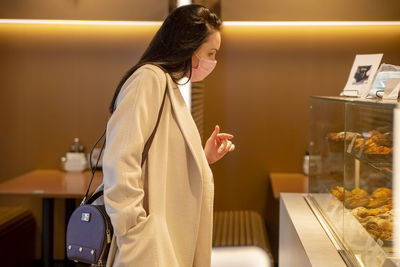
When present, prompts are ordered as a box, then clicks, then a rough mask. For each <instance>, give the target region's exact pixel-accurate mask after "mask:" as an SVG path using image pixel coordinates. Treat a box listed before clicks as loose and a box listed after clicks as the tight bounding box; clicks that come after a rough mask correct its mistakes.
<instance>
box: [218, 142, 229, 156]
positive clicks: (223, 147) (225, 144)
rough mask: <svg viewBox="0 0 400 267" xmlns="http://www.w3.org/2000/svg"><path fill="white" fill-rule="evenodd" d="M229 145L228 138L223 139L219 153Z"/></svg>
mask: <svg viewBox="0 0 400 267" xmlns="http://www.w3.org/2000/svg"><path fill="white" fill-rule="evenodd" d="M227 145H228V140H227V139H224V140H222V144H221V145H220V146H219V148H218V153H222V152H224V151H225V149H226V146H227Z"/></svg>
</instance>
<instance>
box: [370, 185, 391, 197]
mask: <svg viewBox="0 0 400 267" xmlns="http://www.w3.org/2000/svg"><path fill="white" fill-rule="evenodd" d="M371 197H372V198H388V197H392V189H390V188H386V187H380V188H378V189H376V190H375V191H374V192H372V194H371Z"/></svg>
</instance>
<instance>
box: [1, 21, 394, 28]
mask: <svg viewBox="0 0 400 267" xmlns="http://www.w3.org/2000/svg"><path fill="white" fill-rule="evenodd" d="M0 24H50V25H57V24H60V25H100V26H107V25H111V26H161V24H162V21H108V20H41V19H0ZM224 25H225V26H240V27H241V26H261V27H274V26H400V21H225V22H224Z"/></svg>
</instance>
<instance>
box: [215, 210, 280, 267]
mask: <svg viewBox="0 0 400 267" xmlns="http://www.w3.org/2000/svg"><path fill="white" fill-rule="evenodd" d="M225 266H229V267H236V266H238V267H239V266H246V267H268V266H273V259H272V256H271V252H270V246H269V241H268V237H267V233H266V230H265V224H264V221H263V219H262V218H261V216H260V215H259V214H258V213H256V212H254V211H250V210H238V211H217V212H215V213H214V223H213V252H212V267H225Z"/></svg>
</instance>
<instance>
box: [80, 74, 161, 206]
mask: <svg viewBox="0 0 400 267" xmlns="http://www.w3.org/2000/svg"><path fill="white" fill-rule="evenodd" d="M167 91H168V79H167V80H166V84H165V92H164V96H163V100H162V103H161V107H160V110H159V112H158V118H157V122H156V126H155V127H154V129H153V132H152V133H151V135H150V137H149V138H148V139H147V141H146V143H145V145H144V148H143V152H142V162H141V165H140V166H141V167H143V164H144V163H145V161H146V159H147V157H148V154H149V150H150V147H151V144H152V143H153V139H154V136H155V135H156V132H157V128H158V125H159V124H160V120H161V115H162V112H163V109H164V103H165V98H166V96H167ZM106 131H107V126H106V129H105V130H104V132H103V134H102V135H101V137H100V138H99V139H98V140H97V142H96V143H95V144H94V146H93V148H94V147H96V145H97V144H98V143H99V141H100V140H101V139H102V138H103V137H104V136H105V134H106ZM105 143H106V139H105V138H104V141H103V144H102V146H101V149H100V153H99V156H98V158H97V161H96V164H95V166H94V167H92V166H91V170H92V178H91V179H90V183H89V185H88V188H87V190H86V193H85V196H84V197H83V200H82V202H81V204H80V205H84V204H92V203H93V201H95V200H96V199H97V198H99V197H100V196H102V195H103V193H104V190H99V191H97V192H95V193H94V194H92V195H91V196H90V198H89V199H88V200H87V201H86V198H87V197H88V194H89V190H90V186H91V185H92V182H93V178H94V175H95V173H96V169H97V165H98V163H99V159H100V157H101V155H102V153H103V150H104V146H105ZM92 152H93V149H92V150H91V152H90V156H89V161H90V164H91V163H92V162H91V161H92V160H91V159H92Z"/></svg>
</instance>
